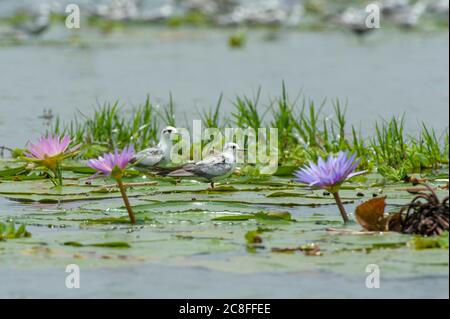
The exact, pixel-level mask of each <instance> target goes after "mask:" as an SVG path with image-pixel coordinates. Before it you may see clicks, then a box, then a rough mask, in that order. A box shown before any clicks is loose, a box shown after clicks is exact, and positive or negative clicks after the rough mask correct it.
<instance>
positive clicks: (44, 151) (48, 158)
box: [24, 135, 81, 186]
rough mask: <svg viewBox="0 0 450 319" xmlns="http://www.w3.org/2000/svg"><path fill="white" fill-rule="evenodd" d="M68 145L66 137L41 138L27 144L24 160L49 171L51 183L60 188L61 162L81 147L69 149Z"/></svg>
mask: <svg viewBox="0 0 450 319" xmlns="http://www.w3.org/2000/svg"><path fill="white" fill-rule="evenodd" d="M70 143H71V139H70V137H69V136H68V135H64V136H63V137H60V136H56V135H51V136H47V137H45V136H42V137H41V138H39V140H38V141H37V143H35V144H34V143H29V147H28V149H27V150H26V151H25V152H24V154H25V157H24V159H25V160H27V161H30V162H33V163H35V164H37V165H41V166H44V167H46V168H47V169H48V170H50V171H51V179H52V182H53V183H54V184H55V185H56V186H62V171H61V167H60V164H61V162H62V161H63V160H65V159H67V158H69V157H72V156H74V155H75V154H76V152H77V151H78V149H79V148H80V146H81V145H80V144H79V145H77V146H74V147H72V148H70V149H69V145H70Z"/></svg>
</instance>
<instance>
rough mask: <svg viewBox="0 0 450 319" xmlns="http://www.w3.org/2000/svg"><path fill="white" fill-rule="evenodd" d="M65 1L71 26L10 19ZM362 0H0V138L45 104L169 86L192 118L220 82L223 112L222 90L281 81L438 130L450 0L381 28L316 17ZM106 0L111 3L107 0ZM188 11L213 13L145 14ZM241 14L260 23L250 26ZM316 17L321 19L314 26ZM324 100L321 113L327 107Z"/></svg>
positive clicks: (8, 139)
mask: <svg viewBox="0 0 450 319" xmlns="http://www.w3.org/2000/svg"><path fill="white" fill-rule="evenodd" d="M391 2H392V1H391ZM66 3H77V4H79V5H80V7H81V15H82V25H81V29H79V30H69V29H67V28H65V26H64V21H63V20H57V19H53V20H51V21H52V22H51V27H48V28H46V29H45V32H39V34H29V33H30V32H28V34H27V32H25V31H26V30H28V29H24V28H20V27H17V23H14V21H13V22H11V19H13V20H14V19H15V17H17V16H18V15H20V14H21V12H25V11H26V12H36V11H38V12H39V10H43V11H42V12H47V11H49V12H52V13H58V14H62V13H63V12H64V8H65V4H66ZM255 3H259V6H256V7H255ZM310 3H313V4H316V6H317V8H319V9H320V10H321V11H317V12H311V9H310V8H309V7H307V6H306V5H307V4H310ZM367 3H368V2H367V1H336V2H334V1H333V2H328V1H320V0H318V1H281V0H280V1H277V0H275V1H272V0H271V1H256V2H255V1H248V0H247V1H225V0H222V1H212V0H211V1H205V0H203V1H202V0H197V1H194V0H191V1H188V0H186V1H164V0H157V1H153V0H152V1H125V0H122V1H45V0H40V1H35V0H33V1H31V0H29V1H26V0H22V1H12V0H3V1H0V17H2V19H3V20H2V21H3V22H1V23H0V66H1V72H0V111H1V117H0V145H7V146H22V145H23V144H24V143H26V141H27V140H28V139H30V138H34V137H36V136H37V135H39V134H41V133H42V132H44V131H45V129H46V126H45V124H48V123H47V120H45V119H43V117H45V116H43V115H45V114H46V113H45V112H48V110H51V114H52V115H57V116H61V118H62V119H63V120H70V119H71V118H72V117H73V115H74V114H75V112H76V110H80V111H82V112H83V113H90V112H92V110H93V107H94V106H95V105H97V103H103V102H105V101H115V100H117V99H119V100H120V101H121V103H122V104H123V105H127V106H129V105H136V104H139V103H142V102H143V101H144V100H145V98H146V96H147V94H149V95H150V96H151V97H152V99H153V100H154V101H157V102H158V103H160V104H161V105H164V104H166V103H167V102H168V100H169V94H170V93H172V94H173V97H174V101H175V106H176V112H177V119H178V120H179V121H178V122H179V125H181V126H184V125H185V122H186V121H190V120H191V119H193V118H198V116H196V113H197V110H200V109H202V108H206V107H212V106H213V105H215V103H216V101H217V99H218V97H219V95H220V94H221V93H223V94H224V97H225V101H224V103H223V107H224V113H230V112H231V109H232V103H231V102H230V99H232V98H234V96H235V95H236V94H247V95H250V96H251V95H254V94H256V92H257V90H258V88H259V87H261V89H262V99H261V101H262V102H263V103H262V105H264V104H267V103H268V102H269V101H270V99H271V98H272V97H276V96H278V95H279V94H280V92H281V83H282V81H283V80H284V81H285V82H286V84H287V88H288V92H289V93H290V94H291V95H292V96H296V95H297V94H298V93H299V92H300V91H301V92H302V93H303V94H304V96H306V97H307V98H311V99H314V100H315V101H316V102H318V103H320V102H321V101H322V100H323V99H328V100H330V99H335V98H339V99H341V100H342V101H345V100H347V101H348V119H349V122H350V123H352V124H355V125H356V126H360V127H361V129H362V130H363V132H365V133H366V134H370V133H371V132H372V129H373V122H374V120H376V119H379V118H380V117H383V118H388V117H390V116H400V115H402V114H404V113H405V114H406V117H407V125H406V127H407V130H408V131H409V132H411V133H414V132H416V131H417V130H418V129H419V125H420V122H421V121H424V122H426V123H427V124H429V125H431V126H433V127H435V128H436V129H438V130H443V129H445V128H446V127H448V116H449V111H448V110H449V109H448V104H449V93H448V86H449V75H448V67H449V65H448V64H449V62H448V54H449V52H448V43H449V42H448V1H446V4H447V6H446V7H445V2H443V1H431V2H427V6H428V7H427V11H426V12H425V13H424V17H423V18H422V20H421V21H422V22H421V24H418V25H417V26H413V27H408V28H406V29H405V28H403V27H396V26H394V27H392V25H393V24H392V21H396V20H392V19H390V20H389V21H390V22H389V23H388V22H386V24H383V23H384V22H385V20H384V18H382V19H381V24H382V28H381V29H379V30H376V32H370V34H368V35H366V36H363V37H361V36H357V35H355V34H354V33H353V32H352V31H354V30H353V29H352V26H353V24H348V25H345V24H342V23H340V24H330V23H325V22H324V21H331V20H332V18H329V17H339V16H342V14H343V13H346V12H347V13H348V11H349V8H358V10H360V9H361V8H362V9H363V8H364V5H365V4H367ZM384 3H389V1H385V2H384ZM392 3H394V4H395V3H397V5H398V6H399V8H402V7H401V4H402V3H407V5H408V7H405V8H409V9H405V8H403V9H398V10H400V11H399V12H408V11H407V10H410V9H411V8H412V7H413V6H414V5H416V4H417V3H418V2H416V1H400V0H399V1H393V2H392ZM440 3H441V4H442V8H443V10H444V11H442V12H444V14H445V8H447V9H446V10H447V16H445V15H444V18H443V20H442V12H441V13H440V14H441V15H439V16H437V15H436V14H435V13H433V14H432V15H431V13H429V12H431V11H432V8H433V6H432V5H434V6H436V5H438V4H440ZM42 4H43V5H42ZM299 4H300V5H301V10H298V11H295V12H296V13H295V14H297V15H298V17H299V19H297V20H296V19H291V20H289V21H291V22H292V21H293V22H292V25H288V26H286V25H284V22H285V21H287V20H288V17H289V16H290V15H292V14H293V12H294V11H292V8H293V6H297V5H299ZM338 4H339V6H338ZM219 5H221V6H219ZM114 6H116V7H117V8H119V9H117V10H115V11H114V10H113V9H111V8H115V7H114ZM169 7H170V8H172V9H171V10H169V9H167V8H169ZM42 8H44V9H42ZM133 8H135V9H136V8H137V9H138V10H134V9H133ZM192 8H194V9H192ZM199 8H200V9H199ZM255 8H259V10H260V11H257V12H259V15H258V14H256V13H255V10H256V9H255ZM267 8H269V9H267ZM286 8H287V9H286ZM319 9H317V10H319ZM192 10H201V11H202V12H204V13H203V14H204V15H205V16H207V17H213V20H212V21H213V24H212V25H206V26H200V27H199V26H197V25H194V26H193V25H191V24H188V25H186V26H178V27H169V26H168V24H167V23H165V22H163V23H160V22H159V23H147V22H148V21H147V20H149V21H150V20H151V21H161V19H162V18H161V16H160V15H159V16H158V15H157V14H156V13H161V12H162V13H164V14H165V15H164V19H163V20H164V21H168V19H171V18H173V17H179V16H183V15H186V14H189V12H192ZM277 10H278V11H277ZM308 10H309V11H308ZM355 10H356V9H355ZM401 10H403V11H401ZM117 12H119V13H121V14H118V13H117ZM155 12H156V13H155ZM236 12H238V13H239V12H240V15H239V14H237V16H238V17H241V19H243V20H242V21H240V22H239V23H237V25H236V26H233V27H221V26H222V25H221V23H222V22H223V21H224V20H223V19H222V18H223V17H224V16H230V14H231V15H232V14H233V13H234V16H236ZM248 12H250V13H248ZM252 12H253V13H252ZM280 12H285V15H283V14H281V13H280ZM427 12H428V13H427ZM33 14H34V13H33ZM246 14H247V16H246ZM426 14H428V15H426ZM43 15H44V16H45V13H43ZM249 15H250V16H251V17H253V19H256V18H255V16H256V17H257V18H259V19H260V20H258V25H263V26H265V27H251V26H249V20H248V16H249ZM347 15H348V14H347ZM86 16H90V17H92V16H95V17H98V16H101V19H103V20H106V21H115V20H121V21H126V22H127V23H128V22H130V21H142V20H145V19H146V23H142V24H137V25H135V24H131V25H130V24H124V25H122V24H121V25H120V26H119V27H114V28H112V29H111V30H109V29H107V30H105V29H104V28H99V27H97V26H96V25H93V24H92V23H88V22H87V21H86ZM268 16H269V17H277V18H279V20H276V19H275V20H274V19H272V18H267V17H268ZM383 17H384V16H383ZM430 17H431V18H430ZM245 19H247V20H245ZM386 19H387V18H386ZM312 20H314V21H313V22H311V21H312ZM33 21H35V20H33ZM39 21H40V20H39ZM252 21H253V20H252ZM386 21H388V20H386ZM430 21H433V22H435V21H438V22H436V23H429V22H430ZM442 21H444V27H442V26H441V24H442ZM253 23H255V22H254V21H253ZM445 23H447V25H446V26H445ZM312 26H313V27H314V28H313V27H312ZM318 26H323V30H316V28H317V27H318ZM24 30H25V31H24ZM237 31H239V32H243V33H245V36H246V40H247V41H246V44H245V46H244V47H242V48H240V49H235V48H232V47H230V46H229V45H228V41H229V37H230V36H231V35H233V34H234V33H236V32H237ZM328 104H330V103H328ZM327 110H328V111H330V113H331V107H330V108H329V109H326V111H327Z"/></svg>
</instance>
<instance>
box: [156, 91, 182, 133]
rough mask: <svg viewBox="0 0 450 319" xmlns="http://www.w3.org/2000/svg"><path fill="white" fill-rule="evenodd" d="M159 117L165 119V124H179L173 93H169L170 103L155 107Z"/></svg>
mask: <svg viewBox="0 0 450 319" xmlns="http://www.w3.org/2000/svg"><path fill="white" fill-rule="evenodd" d="M155 112H156V114H157V115H158V117H159V118H160V119H161V120H162V121H163V123H164V124H165V126H173V127H175V126H177V124H176V119H175V106H174V103H173V97H172V94H170V95H169V104H168V105H167V107H164V108H161V109H159V108H155Z"/></svg>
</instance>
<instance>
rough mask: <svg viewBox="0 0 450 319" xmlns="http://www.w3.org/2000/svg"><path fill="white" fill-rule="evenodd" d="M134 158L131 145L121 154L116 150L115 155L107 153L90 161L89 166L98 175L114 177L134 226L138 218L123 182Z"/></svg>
mask: <svg viewBox="0 0 450 319" xmlns="http://www.w3.org/2000/svg"><path fill="white" fill-rule="evenodd" d="M133 156H134V147H133V145H129V146H127V147H125V148H124V149H123V150H122V151H121V152H119V150H117V149H116V150H115V151H114V153H107V154H104V155H103V156H100V157H99V158H97V159H90V160H89V161H88V163H87V164H88V166H89V167H91V168H93V169H95V170H96V171H97V172H98V173H102V174H104V175H105V176H112V177H113V178H114V179H115V180H116V182H117V186H118V187H119V190H120V193H121V195H122V198H123V202H124V203H125V207H126V208H127V211H128V216H129V217H130V221H131V223H132V224H136V218H135V216H134V213H133V209H132V208H131V205H130V201H129V200H128V196H127V193H126V190H125V186H124V184H123V182H122V176H123V173H124V170H125V168H126V167H127V165H128V164H129V163H130V161H131V159H132V158H133Z"/></svg>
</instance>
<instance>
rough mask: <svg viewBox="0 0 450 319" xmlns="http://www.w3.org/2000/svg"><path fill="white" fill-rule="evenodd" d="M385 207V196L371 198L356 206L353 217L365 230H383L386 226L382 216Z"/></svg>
mask: <svg viewBox="0 0 450 319" xmlns="http://www.w3.org/2000/svg"><path fill="white" fill-rule="evenodd" d="M385 207H386V198H385V197H379V198H373V199H371V200H368V201H367V202H364V203H362V204H361V205H359V206H358V207H356V210H355V218H356V220H357V222H358V223H359V224H360V225H361V226H362V227H363V228H364V229H365V230H368V231H385V230H386V226H387V220H386V218H385V217H384V209H385Z"/></svg>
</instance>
